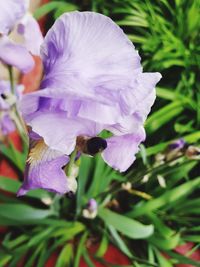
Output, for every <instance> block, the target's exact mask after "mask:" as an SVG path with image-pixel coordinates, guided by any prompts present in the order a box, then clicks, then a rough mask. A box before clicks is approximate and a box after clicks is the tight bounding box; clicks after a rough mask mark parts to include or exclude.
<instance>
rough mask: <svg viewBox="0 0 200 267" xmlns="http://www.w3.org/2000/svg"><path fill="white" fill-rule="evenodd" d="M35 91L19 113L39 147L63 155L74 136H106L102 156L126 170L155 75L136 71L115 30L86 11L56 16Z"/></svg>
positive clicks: (130, 49) (136, 62)
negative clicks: (41, 141)
mask: <svg viewBox="0 0 200 267" xmlns="http://www.w3.org/2000/svg"><path fill="white" fill-rule="evenodd" d="M41 56H42V60H43V64H44V78H43V81H42V83H41V90H40V91H37V92H34V93H31V94H28V95H25V96H24V97H23V99H22V102H21V110H22V113H23V116H24V119H25V120H26V122H27V124H28V125H29V126H31V127H32V129H33V131H34V132H35V133H37V134H39V135H40V136H41V137H42V138H43V139H44V142H45V144H46V145H47V146H48V147H49V148H50V149H54V150H57V151H59V152H61V153H63V155H70V153H71V152H72V151H73V150H74V149H75V147H76V146H77V138H78V137H84V138H85V139H86V140H87V139H90V138H93V137H96V136H97V135H98V134H100V133H101V132H102V131H103V130H107V131H109V132H110V133H111V134H112V136H111V137H110V138H108V139H106V145H105V146H104V150H103V149H100V151H101V150H103V151H102V157H103V158H104V160H105V161H106V162H107V163H108V164H109V165H110V166H112V167H113V168H115V169H116V170H119V171H125V170H127V169H128V168H129V167H130V165H131V164H132V163H133V161H134V160H135V154H136V153H137V152H138V149H139V148H138V146H139V144H140V143H141V142H142V141H143V140H144V139H145V131H144V127H143V124H144V121H145V119H146V117H147V115H148V113H149V112H150V109H151V106H152V104H153V102H154V100H155V85H156V83H157V82H158V81H159V80H160V78H161V75H160V74H159V73H143V72H142V66H141V64H140V57H139V55H138V52H137V51H136V50H135V48H134V46H133V44H132V43H131V42H130V41H129V39H128V38H127V37H126V35H125V34H124V33H123V31H122V30H121V29H120V28H119V27H118V26H117V25H116V24H115V23H114V22H113V21H112V20H111V19H110V18H108V17H106V16H104V15H101V14H98V13H94V12H70V13H66V14H64V15H62V16H61V17H60V18H59V19H58V20H57V21H56V22H55V24H54V25H53V27H52V28H51V29H50V30H49V32H48V33H47V35H46V37H45V40H44V43H43V45H42V50H41Z"/></svg>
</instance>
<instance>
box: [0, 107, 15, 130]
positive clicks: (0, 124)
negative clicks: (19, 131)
mask: <svg viewBox="0 0 200 267" xmlns="http://www.w3.org/2000/svg"><path fill="white" fill-rule="evenodd" d="M15 129H16V128H15V124H14V122H13V120H12V119H11V117H10V116H9V114H8V113H6V112H4V113H2V112H1V111H0V135H1V134H2V135H7V134H9V133H11V132H13V131H15Z"/></svg>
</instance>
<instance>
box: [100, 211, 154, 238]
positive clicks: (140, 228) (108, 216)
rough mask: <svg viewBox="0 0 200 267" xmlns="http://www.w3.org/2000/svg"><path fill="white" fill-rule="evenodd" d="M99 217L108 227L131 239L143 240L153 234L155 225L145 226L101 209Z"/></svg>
mask: <svg viewBox="0 0 200 267" xmlns="http://www.w3.org/2000/svg"><path fill="white" fill-rule="evenodd" d="M98 215H99V217H100V218H101V219H102V220H103V221H104V222H105V224H106V225H111V226H113V227H114V228H115V229H117V230H118V231H120V232H121V233H122V234H124V235H126V236H128V237H129V238H132V239H143V238H147V237H149V236H150V235H152V234H153V225H144V224H142V223H140V222H138V221H136V220H133V219H130V218H128V217H126V216H123V215H120V214H117V213H115V212H113V211H110V210H108V209H104V208H99V211H98Z"/></svg>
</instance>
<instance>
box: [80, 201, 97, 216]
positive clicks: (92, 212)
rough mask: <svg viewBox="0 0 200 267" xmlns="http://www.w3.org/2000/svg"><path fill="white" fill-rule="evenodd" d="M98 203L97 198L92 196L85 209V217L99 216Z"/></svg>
mask: <svg viewBox="0 0 200 267" xmlns="http://www.w3.org/2000/svg"><path fill="white" fill-rule="evenodd" d="M97 211H98V204H97V202H96V200H95V199H93V198H91V199H90V200H89V201H88V203H87V206H86V208H85V209H83V217H85V218H87V219H94V218H95V217H96V216H97Z"/></svg>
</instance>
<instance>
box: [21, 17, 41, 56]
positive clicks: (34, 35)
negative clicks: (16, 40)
mask: <svg viewBox="0 0 200 267" xmlns="http://www.w3.org/2000/svg"><path fill="white" fill-rule="evenodd" d="M17 30H18V33H19V34H20V35H22V36H23V37H24V45H25V47H26V48H27V50H28V51H29V52H31V53H32V54H33V55H36V56H39V55H40V46H41V44H42V42H43V36H42V33H41V31H40V27H39V24H38V23H37V21H36V20H35V19H34V18H33V16H32V15H31V14H29V13H27V14H26V15H25V16H24V17H23V19H22V20H21V21H20V23H19V24H18V27H17Z"/></svg>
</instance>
